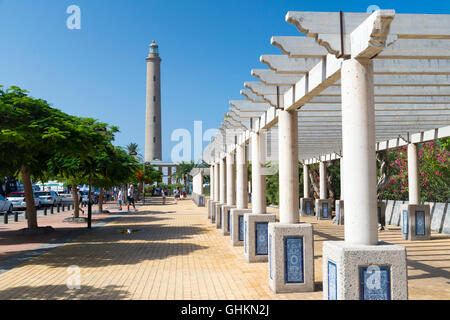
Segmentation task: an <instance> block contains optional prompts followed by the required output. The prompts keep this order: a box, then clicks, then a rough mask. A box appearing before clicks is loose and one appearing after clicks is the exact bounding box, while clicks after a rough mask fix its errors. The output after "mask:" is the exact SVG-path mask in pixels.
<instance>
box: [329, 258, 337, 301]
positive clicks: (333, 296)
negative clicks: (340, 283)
mask: <svg viewBox="0 0 450 320" xmlns="http://www.w3.org/2000/svg"><path fill="white" fill-rule="evenodd" d="M328 300H337V267H336V264H334V263H333V262H331V261H328Z"/></svg>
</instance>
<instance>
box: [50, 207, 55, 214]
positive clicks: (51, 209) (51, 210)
mask: <svg viewBox="0 0 450 320" xmlns="http://www.w3.org/2000/svg"><path fill="white" fill-rule="evenodd" d="M53 208H54V207H53V206H51V207H50V214H53Z"/></svg>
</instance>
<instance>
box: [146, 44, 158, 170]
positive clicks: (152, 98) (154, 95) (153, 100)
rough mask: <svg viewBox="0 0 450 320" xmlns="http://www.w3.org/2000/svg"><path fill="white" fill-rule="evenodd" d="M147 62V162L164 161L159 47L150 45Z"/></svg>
mask: <svg viewBox="0 0 450 320" xmlns="http://www.w3.org/2000/svg"><path fill="white" fill-rule="evenodd" d="M149 47H150V50H149V53H148V57H147V58H146V59H145V60H146V61H147V96H146V115H145V161H146V162H154V161H161V160H162V150H161V149H162V148H161V145H162V143H161V69H160V66H161V58H160V57H159V52H158V45H157V44H156V42H155V41H154V40H153V42H152V43H151V44H150V46H149Z"/></svg>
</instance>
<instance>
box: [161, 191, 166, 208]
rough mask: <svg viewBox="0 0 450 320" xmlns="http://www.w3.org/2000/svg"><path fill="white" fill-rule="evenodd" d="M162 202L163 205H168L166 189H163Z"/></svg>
mask: <svg viewBox="0 0 450 320" xmlns="http://www.w3.org/2000/svg"><path fill="white" fill-rule="evenodd" d="M161 195H162V201H163V205H164V204H166V190H165V189H164V188H162V189H161Z"/></svg>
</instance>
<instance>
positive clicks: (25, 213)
mask: <svg viewBox="0 0 450 320" xmlns="http://www.w3.org/2000/svg"><path fill="white" fill-rule="evenodd" d="M23 215H24V217H25V220H27V219H28V217H27V211H26V210H25V212H24V213H23Z"/></svg>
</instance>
